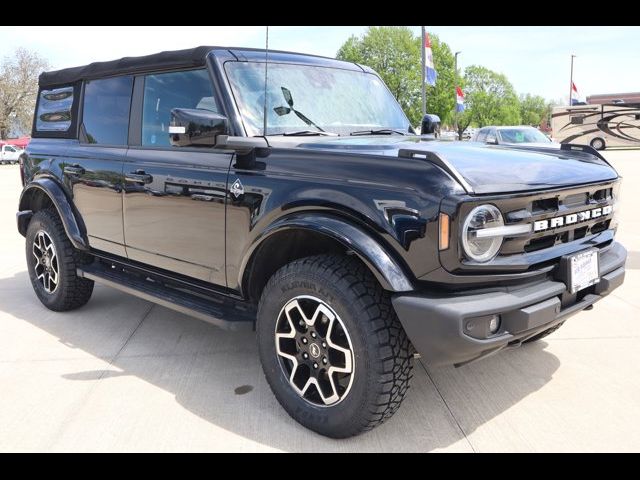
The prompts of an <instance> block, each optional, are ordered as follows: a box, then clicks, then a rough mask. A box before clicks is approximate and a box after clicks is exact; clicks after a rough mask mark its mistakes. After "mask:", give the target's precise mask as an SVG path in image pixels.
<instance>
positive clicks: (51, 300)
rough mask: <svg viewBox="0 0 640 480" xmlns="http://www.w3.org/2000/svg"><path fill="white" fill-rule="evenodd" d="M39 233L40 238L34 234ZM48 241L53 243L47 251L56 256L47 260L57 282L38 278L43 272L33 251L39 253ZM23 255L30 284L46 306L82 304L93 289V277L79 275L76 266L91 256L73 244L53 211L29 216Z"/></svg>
mask: <svg viewBox="0 0 640 480" xmlns="http://www.w3.org/2000/svg"><path fill="white" fill-rule="evenodd" d="M41 232H42V233H44V235H42V233H41ZM38 236H39V237H40V240H38V239H37V238H36V237H38ZM43 239H46V240H43ZM35 242H38V244H39V245H40V247H38V248H34V243H35ZM50 242H52V243H53V247H52V248H51V247H50V248H49V252H54V253H55V257H56V260H47V262H48V263H49V264H50V266H51V268H53V267H54V266H55V268H56V269H57V282H54V283H49V284H48V285H45V284H44V283H43V282H44V281H46V280H43V279H40V278H38V275H39V274H40V275H41V274H42V272H43V267H42V265H40V261H39V260H37V259H36V256H35V255H34V251H35V252H36V253H37V254H38V255H39V254H40V252H41V251H44V250H46V248H45V246H44V245H45V244H49V243H50ZM26 255H27V268H28V271H29V278H30V279H31V285H32V286H33V289H34V291H35V292H36V295H37V297H38V298H39V299H40V301H41V302H42V304H43V305H44V306H45V307H47V308H48V309H50V310H53V311H56V312H63V311H67V310H73V309H75V308H78V307H81V306H82V305H84V304H85V303H87V302H88V301H89V299H90V298H91V293H92V292H93V281H92V280H87V279H86V278H81V277H78V275H77V273H76V268H77V267H79V266H81V265H85V264H87V263H89V262H90V261H91V257H90V256H89V255H87V254H85V253H83V252H80V251H78V250H76V249H75V248H74V247H73V245H72V244H71V242H70V241H69V238H68V237H67V234H66V233H65V231H64V227H63V225H62V221H61V220H60V217H58V215H57V213H56V212H55V211H53V210H41V211H39V212H37V213H36V214H34V215H33V217H32V218H31V221H30V222H29V227H28V228H27V235H26ZM48 258H53V253H49V254H48ZM39 265H40V266H39ZM36 269H38V272H36ZM52 278H53V277H52ZM54 287H55V288H54ZM47 288H48V289H49V290H50V291H48V290H47Z"/></svg>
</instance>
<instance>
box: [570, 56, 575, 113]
mask: <svg viewBox="0 0 640 480" xmlns="http://www.w3.org/2000/svg"><path fill="white" fill-rule="evenodd" d="M574 57H575V55H573V54H572V55H571V76H570V77H569V78H570V80H569V106H571V105H572V103H571V97H573V59H574Z"/></svg>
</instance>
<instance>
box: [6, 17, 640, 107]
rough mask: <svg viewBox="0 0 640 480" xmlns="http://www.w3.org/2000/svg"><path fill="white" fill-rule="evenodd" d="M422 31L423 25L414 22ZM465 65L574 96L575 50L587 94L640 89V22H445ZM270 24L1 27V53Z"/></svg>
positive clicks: (122, 48) (105, 52) (298, 30)
mask: <svg viewBox="0 0 640 480" xmlns="http://www.w3.org/2000/svg"><path fill="white" fill-rule="evenodd" d="M411 28H412V29H413V30H414V31H415V33H416V34H419V32H420V27H419V26H415V27H411ZM427 29H428V31H430V32H433V33H436V34H437V35H438V36H439V37H440V38H441V39H442V40H444V41H445V42H447V43H448V44H449V46H450V47H451V49H452V50H453V51H458V50H460V51H462V53H461V54H460V56H459V57H458V65H459V66H460V67H461V68H464V67H466V66H467V65H471V64H479V65H484V66H486V67H488V68H491V69H493V70H496V71H499V72H502V73H504V74H506V75H507V77H508V78H509V80H510V81H511V82H512V83H513V85H514V87H515V88H516V90H517V91H518V92H519V93H525V92H529V93H534V94H538V95H542V96H544V97H545V98H547V99H558V100H559V99H561V98H565V99H566V97H568V89H569V68H570V55H571V54H572V53H573V54H575V55H577V57H576V59H575V63H574V81H575V83H576V86H577V88H578V90H579V92H580V94H581V95H583V96H585V95H591V94H596V93H614V92H615V93H617V92H632V91H640V27H441V26H428V27H427ZM264 30H265V29H264V27H228V26H226V27H0V55H2V56H5V55H8V54H10V53H11V52H12V50H13V49H15V48H16V47H18V46H23V47H26V48H29V49H32V50H36V51H38V52H39V53H40V54H42V55H43V56H44V57H46V58H47V59H48V60H49V61H50V63H51V64H52V66H53V68H64V67H71V66H76V65H82V64H85V63H89V62H92V61H98V60H111V59H114V58H119V57H123V56H134V55H144V54H148V53H154V52H158V51H161V50H172V49H180V48H188V47H192V46H196V45H233V46H243V47H263V46H264ZM365 30H366V27H362V26H342V27H302V26H300V27H296V26H290V27H284V26H273V27H270V45H269V46H270V48H274V49H280V50H291V51H299V52H304V53H313V54H317V55H325V56H330V57H333V56H335V53H336V51H337V50H338V48H339V47H340V45H342V43H343V42H344V41H345V40H346V39H347V38H349V36H350V35H354V34H355V35H360V34H362V33H363V32H364V31H365Z"/></svg>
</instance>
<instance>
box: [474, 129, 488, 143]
mask: <svg viewBox="0 0 640 480" xmlns="http://www.w3.org/2000/svg"><path fill="white" fill-rule="evenodd" d="M487 133H489V129H487V128H483V129H482V130H480V131H479V132H478V138H476V142H484V141H485V140H486V139H487Z"/></svg>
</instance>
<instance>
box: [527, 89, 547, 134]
mask: <svg viewBox="0 0 640 480" xmlns="http://www.w3.org/2000/svg"><path fill="white" fill-rule="evenodd" d="M550 109H551V105H550V104H549V103H547V101H546V100H545V99H544V98H543V97H541V96H539V95H531V94H529V93H527V94H526V95H520V118H521V119H522V123H523V124H524V125H532V126H536V127H537V126H539V125H540V123H541V122H542V121H543V120H546V118H547V116H548V115H549V110H550Z"/></svg>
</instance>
